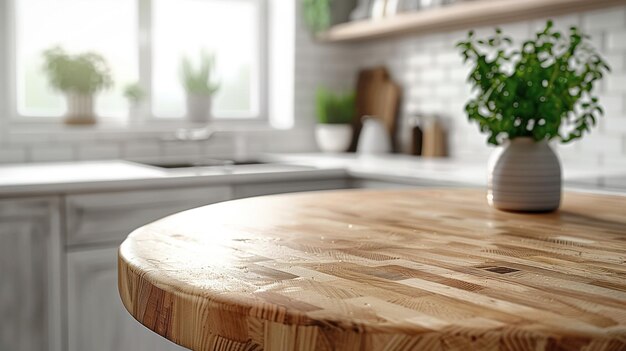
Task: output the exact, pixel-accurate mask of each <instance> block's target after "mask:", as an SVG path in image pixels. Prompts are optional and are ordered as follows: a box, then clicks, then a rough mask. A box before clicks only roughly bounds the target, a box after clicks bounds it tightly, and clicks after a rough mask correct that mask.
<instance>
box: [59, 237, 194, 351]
mask: <svg viewBox="0 0 626 351" xmlns="http://www.w3.org/2000/svg"><path fill="white" fill-rule="evenodd" d="M67 272H68V275H67V282H68V318H67V319H68V331H69V333H68V350H69V351H86V350H89V351H122V350H123V351H127V350H128V351H131V350H132V351H170V350H172V351H174V350H184V349H183V348H181V347H180V346H177V345H176V344H174V343H172V342H170V341H169V340H167V339H165V338H162V337H161V336H159V335H157V334H155V333H154V332H152V331H150V330H148V329H147V328H146V327H144V326H143V325H141V324H140V323H139V322H137V321H136V320H135V319H134V318H133V317H132V316H131V315H130V314H129V313H128V312H127V311H126V309H125V308H124V306H123V305H122V302H121V300H120V298H119V294H118V291H117V247H110V248H103V249H92V250H80V251H70V252H69V253H68V254H67Z"/></svg>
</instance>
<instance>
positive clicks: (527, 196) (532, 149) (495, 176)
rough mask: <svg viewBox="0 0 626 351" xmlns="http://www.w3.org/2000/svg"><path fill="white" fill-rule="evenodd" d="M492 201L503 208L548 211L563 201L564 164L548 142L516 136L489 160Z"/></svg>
mask: <svg viewBox="0 0 626 351" xmlns="http://www.w3.org/2000/svg"><path fill="white" fill-rule="evenodd" d="M488 177H489V178H488V194H487V199H488V201H489V204H490V205H492V206H493V207H495V208H497V209H500V210H507V211H523V212H547V211H553V210H556V209H557V208H558V207H559V204H560V202H561V165H560V162H559V158H558V157H557V155H556V153H555V152H554V151H553V150H552V148H550V145H548V142H547V141H534V140H533V139H532V138H515V139H512V140H510V141H507V142H506V144H504V145H502V146H500V147H498V148H497V149H496V150H495V151H494V152H493V154H492V155H491V158H490V159H489V176H488Z"/></svg>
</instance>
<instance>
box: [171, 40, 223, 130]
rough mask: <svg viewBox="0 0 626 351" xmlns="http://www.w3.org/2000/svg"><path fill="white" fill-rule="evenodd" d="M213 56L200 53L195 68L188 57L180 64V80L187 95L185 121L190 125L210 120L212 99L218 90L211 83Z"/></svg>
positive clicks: (212, 77) (216, 84)
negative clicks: (190, 123)
mask: <svg viewBox="0 0 626 351" xmlns="http://www.w3.org/2000/svg"><path fill="white" fill-rule="evenodd" d="M214 71H215V56H214V55H212V54H208V53H206V52H204V51H203V52H201V54H200V62H199V65H198V66H197V67H194V65H193V64H192V63H191V59H190V58H189V57H183V59H182V60H181V64H180V80H181V84H182V85H183V88H184V89H185V92H186V94H187V119H188V121H189V122H192V123H206V122H208V121H209V120H210V119H211V107H212V106H211V105H212V98H213V95H214V94H215V93H217V91H218V90H219V88H220V85H219V83H216V82H214V81H213V79H214Z"/></svg>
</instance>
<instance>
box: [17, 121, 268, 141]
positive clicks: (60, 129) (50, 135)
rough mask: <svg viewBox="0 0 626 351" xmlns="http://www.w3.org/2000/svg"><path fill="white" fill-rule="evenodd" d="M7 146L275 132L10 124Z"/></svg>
mask: <svg viewBox="0 0 626 351" xmlns="http://www.w3.org/2000/svg"><path fill="white" fill-rule="evenodd" d="M7 127H8V128H7V132H6V134H5V135H6V136H7V140H8V141H9V142H10V143H36V142H42V143H46V142H72V141H86V140H100V141H124V140H146V139H165V138H171V137H172V135H173V134H174V132H175V131H176V130H178V129H181V128H185V129H187V128H204V127H208V128H210V129H212V130H214V131H216V132H219V133H263V132H272V131H277V130H278V129H276V128H274V127H272V126H271V125H270V123H269V122H268V121H267V120H253V121H251V120H248V121H244V120H234V121H229V120H226V121H212V122H210V123H208V124H193V123H188V122H184V121H163V122H161V121H153V122H146V123H145V124H123V123H119V122H115V121H99V123H97V124H94V125H66V124H63V123H62V122H59V121H55V122H52V121H50V122H44V123H31V122H13V123H10V124H9V125H8V126H7Z"/></svg>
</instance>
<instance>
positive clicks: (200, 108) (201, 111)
mask: <svg viewBox="0 0 626 351" xmlns="http://www.w3.org/2000/svg"><path fill="white" fill-rule="evenodd" d="M210 119H211V96H210V95H198V94H187V121H189V122H191V123H207V122H209V120H210Z"/></svg>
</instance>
